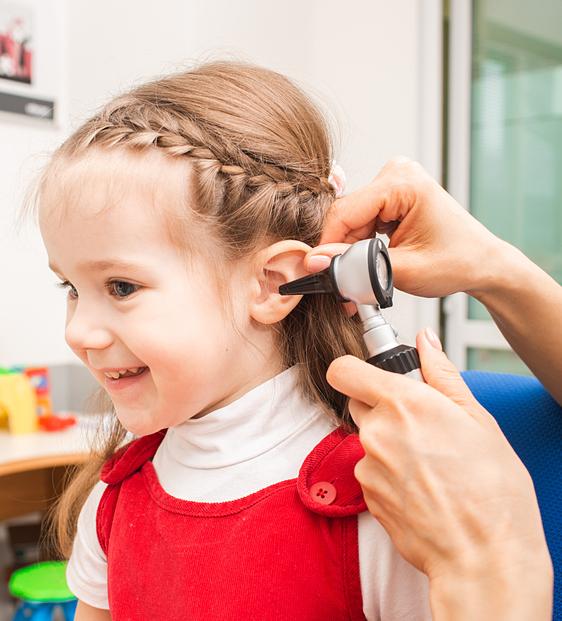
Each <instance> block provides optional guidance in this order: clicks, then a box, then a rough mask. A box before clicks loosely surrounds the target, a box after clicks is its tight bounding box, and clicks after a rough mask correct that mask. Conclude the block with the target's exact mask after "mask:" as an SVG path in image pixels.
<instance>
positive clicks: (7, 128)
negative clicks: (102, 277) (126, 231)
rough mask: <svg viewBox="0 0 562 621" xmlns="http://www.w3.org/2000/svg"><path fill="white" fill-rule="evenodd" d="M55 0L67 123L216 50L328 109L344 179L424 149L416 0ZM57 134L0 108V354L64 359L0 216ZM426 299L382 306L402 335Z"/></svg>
mask: <svg viewBox="0 0 562 621" xmlns="http://www.w3.org/2000/svg"><path fill="white" fill-rule="evenodd" d="M61 1H62V0H61ZM428 4H432V3H430V2H428V3H427V4H426V6H427V5H428ZM62 6H63V9H64V13H65V22H66V31H65V38H66V41H65V48H66V50H67V53H66V57H65V67H64V71H65V77H66V79H65V81H66V84H67V87H66V91H65V94H66V102H65V103H66V105H67V108H68V118H67V124H68V127H75V126H76V125H77V124H78V123H79V122H80V121H81V120H82V119H84V118H85V116H86V115H88V114H90V113H92V112H93V111H94V110H95V108H96V107H97V106H99V105H100V104H101V103H103V102H104V101H105V100H106V99H107V98H109V97H110V96H112V95H114V94H116V93H118V92H120V91H121V90H123V89H125V88H127V87H129V86H130V85H132V84H133V83H136V82H138V81H141V80H143V79H145V78H150V77H153V76H156V75H159V74H161V73H164V72H168V71H172V70H175V69H179V68H181V66H183V65H184V64H185V63H188V62H189V61H191V60H199V59H201V58H206V57H213V58H214V57H218V56H225V55H228V56H230V57H235V58H243V59H246V60H251V61H256V62H259V63H262V64H264V65H267V66H269V67H271V68H273V69H276V70H279V71H282V72H284V73H286V74H288V75H289V76H290V77H292V78H294V79H296V80H297V81H298V82H299V83H300V84H301V85H302V86H303V87H305V88H306V89H307V90H308V91H309V92H311V93H312V94H313V95H314V96H315V97H316V99H319V100H320V101H321V102H322V103H323V105H325V106H327V107H328V108H329V109H330V111H331V113H332V114H333V117H334V120H335V121H336V123H337V124H338V126H339V128H340V136H341V140H340V149H339V151H338V153H339V156H338V160H339V161H340V162H341V163H342V165H343V166H344V168H345V169H346V172H347V174H348V181H349V182H348V188H349V189H354V188H357V187H358V186H360V185H361V184H364V183H366V182H367V181H369V180H370V179H371V178H372V177H373V176H374V175H375V173H376V172H377V170H378V169H379V168H380V166H381V165H382V164H383V163H384V161H385V160H386V159H388V158H389V157H391V156H392V155H396V154H407V155H410V156H412V157H415V158H423V153H424V149H423V145H422V144H420V136H421V135H422V125H423V121H422V114H421V112H420V111H421V110H423V105H422V103H423V101H422V80H421V79H420V78H421V76H422V67H421V64H420V63H421V60H420V49H422V45H421V42H422V39H421V34H420V31H421V24H422V23H423V22H422V21H420V20H421V18H422V17H423V16H422V0H395V1H394V2H385V1H384V0H373V1H371V2H366V1H360V0H350V1H348V2H347V3H346V4H345V10H344V9H343V8H342V5H341V3H339V2H338V3H337V2H335V1H334V0H329V1H324V2H320V0H314V1H310V2H308V3H302V2H299V1H298V0H287V1H286V2H284V3H283V4H282V5H280V4H278V3H275V4H273V3H260V2H257V1H256V0H238V1H237V2H236V3H230V2H227V1H226V0H221V1H218V2H215V3H208V2H203V1H195V0H191V1H190V2H180V0H165V1H161V2H158V3H144V4H143V5H142V12H139V11H138V6H139V4H138V3H137V2H133V1H132V0H122V1H121V2H110V1H109V0H97V1H96V2H87V1H86V0H79V1H78V0H64V2H63V5H62ZM66 131H67V129H66V127H63V128H62V129H61V130H60V131H56V130H46V129H40V128H37V127H32V126H27V125H23V124H22V123H16V122H14V123H13V124H11V123H8V122H7V121H6V120H4V119H0V263H1V265H2V266H3V268H4V274H3V276H4V278H3V279H2V280H3V282H2V286H1V289H0V365H2V364H18V363H21V364H37V363H49V364H61V363H66V362H70V361H74V360H75V359H74V357H73V355H72V353H71V352H70V350H69V349H68V348H67V346H66V345H65V343H64V339H63V324H64V299H63V298H64V294H63V293H62V292H61V291H59V290H55V287H54V286H53V284H52V283H54V282H55V281H56V278H55V277H54V276H53V275H52V274H51V273H50V272H49V271H48V269H47V268H46V263H47V260H46V256H45V253H44V251H43V250H42V248H41V245H40V241H39V239H38V234H37V232H36V231H34V230H33V229H29V230H27V231H24V232H23V233H22V234H20V235H19V237H16V236H15V235H14V232H13V215H14V213H15V210H16V208H17V206H18V203H19V202H20V200H21V195H22V193H23V191H24V189H25V186H26V185H27V183H28V182H29V178H30V175H31V173H32V172H33V170H35V169H36V167H37V165H38V164H39V163H40V161H41V160H40V159H39V160H38V158H37V156H36V155H35V154H36V153H37V152H39V151H43V150H48V149H51V148H53V147H54V146H55V145H56V144H57V143H58V142H59V141H60V140H62V138H63V135H64V134H65V132H66ZM427 139H428V140H430V141H432V140H434V139H435V140H437V139H438V136H437V135H436V136H429V137H428V138H427ZM434 308H435V307H434V306H433V305H431V303H429V302H425V301H421V300H415V299H413V298H411V297H410V296H405V295H402V296H400V295H399V296H398V297H397V298H396V302H395V308H394V309H393V310H392V312H391V313H390V317H391V318H392V321H393V322H394V323H395V325H396V327H397V328H398V330H399V332H400V334H401V337H402V339H403V340H404V341H406V342H408V341H409V342H411V341H412V340H413V337H414V334H415V332H416V330H417V329H419V327H420V326H421V322H422V321H423V323H427V322H428V321H431V322H432V323H433V324H434V325H435V322H436V317H435V313H434Z"/></svg>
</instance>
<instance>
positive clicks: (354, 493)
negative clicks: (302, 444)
mask: <svg viewBox="0 0 562 621" xmlns="http://www.w3.org/2000/svg"><path fill="white" fill-rule="evenodd" d="M364 455H365V451H364V450H363V447H362V446H361V443H360V442H359V436H358V435H357V434H356V433H349V432H347V431H345V430H344V429H342V428H341V427H338V428H336V429H334V431H332V432H331V433H329V434H328V435H327V436H326V437H325V438H324V439H323V440H321V441H320V442H319V443H318V444H317V445H316V446H315V447H314V449H313V450H312V451H311V452H310V453H309V454H308V456H307V457H306V459H305V460H304V462H303V464H302V466H301V468H300V471H299V476H298V480H297V488H298V493H299V496H300V498H301V501H302V502H303V504H304V505H305V506H306V507H307V508H308V509H310V510H311V511H314V512H315V513H320V514H322V515H325V516H328V517H345V516H348V515H356V514H358V513H361V512H363V511H366V510H367V505H366V504H365V500H364V498H363V491H362V489H361V486H360V485H359V483H358V481H357V479H356V478H355V474H354V469H355V465H356V464H357V462H358V461H359V460H360V459H361V458H362V457H363V456H364Z"/></svg>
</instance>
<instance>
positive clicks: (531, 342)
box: [467, 242, 562, 404]
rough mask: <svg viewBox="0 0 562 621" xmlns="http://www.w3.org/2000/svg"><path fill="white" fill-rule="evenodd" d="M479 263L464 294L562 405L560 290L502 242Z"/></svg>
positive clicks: (554, 282)
mask: <svg viewBox="0 0 562 621" xmlns="http://www.w3.org/2000/svg"><path fill="white" fill-rule="evenodd" d="M484 260H486V261H487V274H486V275H484V276H483V277H482V278H481V282H480V283H479V284H478V285H477V286H476V287H475V289H474V290H472V291H467V293H469V294H470V295H472V296H474V297H475V298H476V299H478V300H479V301H480V302H482V304H484V305H485V306H486V308H487V309H488V311H489V312H490V314H491V315H492V317H493V319H494V321H495V322H496V324H497V326H498V328H499V329H500V330H501V332H502V334H503V335H504V336H505V338H506V339H507V341H508V342H509V344H510V345H511V347H512V348H513V350H514V351H515V352H516V353H517V354H518V356H519V357H520V358H521V360H523V362H524V363H525V364H526V365H527V366H528V367H529V369H531V371H532V372H533V373H534V374H535V376H536V377H537V378H538V379H539V380H540V381H541V382H542V383H543V384H544V386H545V387H546V389H547V390H548V391H549V392H550V394H551V395H552V396H553V397H554V398H555V399H556V400H557V401H558V403H560V404H562V384H561V383H560V377H561V376H562V353H561V352H562V329H561V327H560V323H561V319H562V287H561V286H560V285H559V284H558V283H557V282H556V281H555V280H554V279H553V278H551V277H550V276H549V275H548V274H547V273H546V272H544V271H543V270H541V269H540V268H539V267H538V266H537V265H535V264H534V263H533V262H532V261H530V260H529V259H528V258H527V257H526V256H525V255H524V254H523V253H521V252H520V251H519V250H517V249H516V248H514V247H513V246H511V245H509V244H507V243H505V242H501V244H499V245H498V247H497V248H496V249H494V250H493V251H491V252H490V253H488V256H486V257H484Z"/></svg>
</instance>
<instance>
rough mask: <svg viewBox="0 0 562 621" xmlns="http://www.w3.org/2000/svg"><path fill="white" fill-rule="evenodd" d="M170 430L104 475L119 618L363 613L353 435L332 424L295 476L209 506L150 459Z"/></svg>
mask: <svg viewBox="0 0 562 621" xmlns="http://www.w3.org/2000/svg"><path fill="white" fill-rule="evenodd" d="M165 433H166V432H165V430H163V431H160V432H158V433H155V434H152V435H150V436H145V437H143V438H139V439H138V440H135V441H133V442H131V443H130V444H128V445H127V446H125V447H123V448H122V449H121V450H120V451H118V452H117V453H116V454H115V455H114V456H113V457H112V458H111V459H110V460H109V461H108V462H106V464H105V466H104V468H103V470H102V476H101V478H102V480H103V481H105V482H106V483H107V484H108V487H107V488H106V490H105V491H104V494H103V496H102V498H101V501H100V504H99V508H98V513H97V534H98V538H99V541H100V544H101V547H102V549H103V550H104V552H105V554H106V555H107V562H108V595H109V605H110V611H111V618H112V621H125V620H127V621H158V620H166V621H176V620H177V621H180V620H181V621H183V620H186V621H210V620H215V619H216V620H219V619H220V620H221V621H242V620H252V621H270V620H271V621H273V620H275V621H289V620H290V621H320V620H322V621H327V620H330V621H338V620H340V619H341V620H342V621H343V620H344V619H345V620H346V621H355V620H356V619H361V620H365V616H364V615H363V610H362V608H363V606H362V598H361V584H360V579H359V550H358V541H357V514H359V513H361V512H363V511H365V510H366V505H365V501H364V499H363V494H362V492H361V487H360V486H359V484H358V483H357V481H356V479H355V477H354V475H353V469H354V466H355V464H356V463H357V462H358V461H359V459H361V457H363V455H364V451H363V449H362V447H361V445H360V443H359V440H358V437H357V435H355V434H347V433H345V432H344V431H343V430H342V429H340V428H338V429H335V430H334V431H333V432H331V433H330V434H329V435H328V436H326V437H325V438H324V439H323V440H322V441H321V442H320V443H319V444H318V445H317V446H316V447H315V448H314V449H313V450H312V452H311V453H310V454H309V455H308V456H307V458H306V459H305V461H304V463H303V464H302V467H301V469H300V472H299V476H298V478H296V479H291V480H286V481H281V482H279V483H275V484H274V485H270V486H269V487H266V488H264V489H261V490H259V491H257V492H255V493H253V494H250V495H249V496H245V497H244V498H240V499H237V500H232V501H227V502H218V503H205V502H193V501H187V500H180V499H177V498H174V497H173V496H170V495H169V494H167V493H166V492H165V491H164V489H163V488H162V487H161V485H160V483H159V481H158V478H157V476H156V472H155V470H154V466H153V464H152V461H151V458H152V457H153V455H154V454H155V452H156V449H157V448H158V446H159V444H160V442H161V441H162V439H163V437H164V435H165Z"/></svg>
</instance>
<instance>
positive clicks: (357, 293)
mask: <svg viewBox="0 0 562 621" xmlns="http://www.w3.org/2000/svg"><path fill="white" fill-rule="evenodd" d="M393 289H394V287H393V281H392V267H391V265H390V257H389V255H388V250H387V249H386V246H385V245H384V244H383V243H382V241H381V240H380V239H379V238H373V239H365V240H362V241H359V242H356V243H355V244H353V245H352V246H350V247H349V248H348V249H347V250H346V252H344V253H343V254H338V255H336V256H335V257H333V258H332V261H331V263H330V265H329V267H327V268H326V269H325V270H323V271H321V272H317V273H315V274H310V275H309V276H304V277H303V278H299V279H297V280H293V281H292V282H288V283H285V284H284V285H281V286H280V287H279V293H281V294H282V295H310V294H313V293H314V294H318V293H330V294H332V295H335V296H337V298H338V299H339V301H341V302H354V303H355V304H369V305H371V306H380V308H388V307H389V306H392V294H393Z"/></svg>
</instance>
